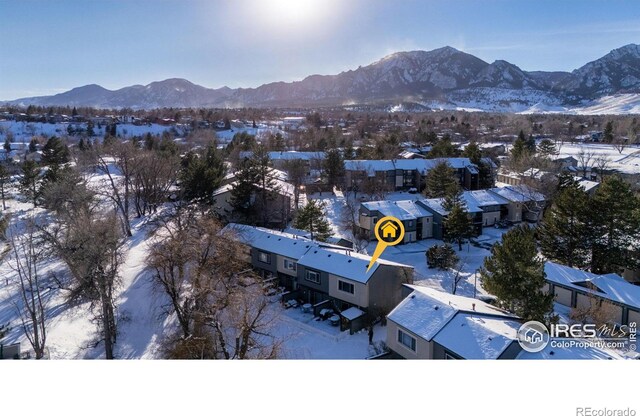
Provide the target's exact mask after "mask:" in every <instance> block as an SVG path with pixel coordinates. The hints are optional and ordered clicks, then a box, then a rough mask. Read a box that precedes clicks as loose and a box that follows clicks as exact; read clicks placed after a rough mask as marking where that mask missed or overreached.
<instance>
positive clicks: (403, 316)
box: [388, 285, 514, 341]
mask: <svg viewBox="0 0 640 416" xmlns="http://www.w3.org/2000/svg"><path fill="white" fill-rule="evenodd" d="M405 286H407V287H409V288H411V289H413V292H412V293H411V294H410V295H409V296H407V297H406V298H405V299H404V300H403V301H402V302H400V304H398V306H396V307H395V308H394V309H393V310H392V311H391V313H389V315H388V318H389V319H390V320H392V321H393V322H395V323H397V324H398V325H400V326H402V327H404V328H406V329H407V330H409V331H411V332H413V333H414V334H416V335H417V336H419V337H421V338H424V339H425V340H427V341H431V340H432V339H433V337H434V336H435V335H436V334H437V333H438V332H439V331H440V330H441V329H442V328H444V327H445V326H446V325H448V322H449V321H450V320H451V319H453V317H454V316H455V315H456V314H457V313H458V312H466V313H469V314H474V315H476V316H493V317H496V318H509V319H513V318H514V317H513V316H512V315H509V314H507V313H506V312H504V311H502V310H500V309H498V308H496V307H494V306H491V305H489V304H487V303H485V302H483V301H481V300H478V299H473V298H467V297H464V296H458V295H452V294H449V293H445V292H441V291H438V290H435V289H431V288H427V287H424V286H416V285H405Z"/></svg>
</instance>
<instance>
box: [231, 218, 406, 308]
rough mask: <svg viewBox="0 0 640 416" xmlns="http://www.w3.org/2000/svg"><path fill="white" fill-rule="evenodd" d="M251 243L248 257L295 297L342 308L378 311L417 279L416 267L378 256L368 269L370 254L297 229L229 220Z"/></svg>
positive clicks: (239, 235)
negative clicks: (300, 233) (297, 232)
mask: <svg viewBox="0 0 640 416" xmlns="http://www.w3.org/2000/svg"><path fill="white" fill-rule="evenodd" d="M223 231H224V232H233V233H234V234H235V235H236V236H237V238H238V239H239V240H240V241H241V242H242V243H243V244H245V245H246V246H247V247H248V248H249V253H248V254H249V255H248V256H247V257H246V258H245V259H246V260H247V261H248V262H250V263H251V265H252V266H253V267H254V268H255V269H256V270H257V271H258V272H259V273H260V275H261V276H262V277H263V278H264V279H266V280H269V279H273V280H274V281H277V282H278V284H279V285H281V286H283V287H285V288H286V289H287V290H288V291H290V292H291V293H290V295H289V296H291V297H292V298H295V299H299V300H300V301H302V302H304V303H309V304H311V305H314V310H315V309H316V308H315V305H327V307H329V306H330V307H332V308H334V309H336V310H337V311H345V310H348V309H349V308H352V307H356V308H359V309H361V310H363V311H366V312H368V313H372V314H374V315H375V316H378V315H379V314H381V313H387V312H388V311H390V310H391V309H392V308H393V307H394V306H395V305H397V304H398V303H399V302H400V300H401V299H402V297H401V290H402V285H403V284H404V283H411V282H413V267H412V266H408V265H406V264H400V263H395V262H391V261H387V260H383V259H378V260H377V261H376V262H375V263H374V264H373V265H372V267H371V269H369V270H368V271H367V267H368V266H369V262H370V261H371V257H370V256H366V255H363V254H357V253H354V252H352V251H351V250H349V249H345V248H344V247H341V246H337V245H334V244H328V243H323V242H319V241H312V240H309V239H307V238H305V237H301V236H298V235H295V234H289V233H283V232H279V231H274V230H268V229H265V228H259V227H251V226H248V225H241V224H228V225H227V226H226V227H225V228H224V230H223Z"/></svg>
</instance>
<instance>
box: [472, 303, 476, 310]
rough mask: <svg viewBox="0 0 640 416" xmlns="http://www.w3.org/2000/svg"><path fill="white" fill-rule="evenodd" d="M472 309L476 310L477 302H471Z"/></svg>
mask: <svg viewBox="0 0 640 416" xmlns="http://www.w3.org/2000/svg"><path fill="white" fill-rule="evenodd" d="M471 309H473V310H474V311H475V310H476V304H475V303H472V304H471Z"/></svg>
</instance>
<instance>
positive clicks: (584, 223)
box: [538, 181, 591, 268]
mask: <svg viewBox="0 0 640 416" xmlns="http://www.w3.org/2000/svg"><path fill="white" fill-rule="evenodd" d="M589 217H590V209H589V196H588V195H587V193H586V192H584V191H583V190H582V188H580V186H579V185H578V184H577V182H575V181H574V182H573V183H571V184H568V185H566V186H565V187H564V188H562V189H561V190H560V191H559V192H558V194H557V195H556V197H555V199H554V201H553V205H552V206H551V208H550V209H548V210H547V212H546V213H545V215H544V220H543V221H542V224H541V225H540V227H539V229H538V236H539V239H540V247H541V250H542V254H544V255H545V256H546V257H547V258H548V259H549V260H553V261H555V262H558V263H561V264H565V265H567V266H569V267H577V268H584V267H586V266H587V264H588V260H589V249H590V243H591V239H590V238H589V234H590V232H591V226H590V224H589V222H590V221H589Z"/></svg>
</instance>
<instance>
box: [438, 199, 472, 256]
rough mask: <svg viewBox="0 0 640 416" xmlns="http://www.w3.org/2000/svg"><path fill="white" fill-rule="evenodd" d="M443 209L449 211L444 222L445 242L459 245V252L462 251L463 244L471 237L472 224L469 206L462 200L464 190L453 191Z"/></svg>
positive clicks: (445, 201)
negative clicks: (468, 210)
mask: <svg viewBox="0 0 640 416" xmlns="http://www.w3.org/2000/svg"><path fill="white" fill-rule="evenodd" d="M442 207H443V208H444V209H446V210H447V211H449V214H448V215H447V218H446V219H445V220H444V229H445V241H448V242H452V243H457V244H458V250H460V251H461V250H462V243H463V242H464V241H465V239H466V238H468V237H470V236H471V232H472V228H471V227H472V224H471V219H470V218H469V213H468V212H467V206H466V204H465V202H464V200H463V199H462V189H460V187H458V188H457V189H454V190H451V191H450V192H449V194H448V195H447V196H446V197H445V200H444V203H443V204H442Z"/></svg>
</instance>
